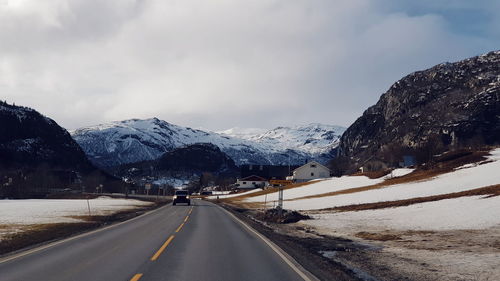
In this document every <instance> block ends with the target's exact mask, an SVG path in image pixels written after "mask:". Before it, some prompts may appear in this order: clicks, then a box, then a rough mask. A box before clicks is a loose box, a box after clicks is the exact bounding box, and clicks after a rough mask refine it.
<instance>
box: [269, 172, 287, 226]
mask: <svg viewBox="0 0 500 281" xmlns="http://www.w3.org/2000/svg"><path fill="white" fill-rule="evenodd" d="M269 183H270V184H271V185H273V186H276V185H277V186H278V206H276V209H278V216H280V217H281V216H282V215H283V187H285V186H287V185H291V184H292V183H293V182H292V181H289V180H270V181H269Z"/></svg>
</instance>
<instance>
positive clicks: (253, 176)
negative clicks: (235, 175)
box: [240, 175, 267, 181]
mask: <svg viewBox="0 0 500 281" xmlns="http://www.w3.org/2000/svg"><path fill="white" fill-rule="evenodd" d="M240 181H267V179H265V178H263V177H259V176H256V175H251V176H249V177H246V178H242V179H240Z"/></svg>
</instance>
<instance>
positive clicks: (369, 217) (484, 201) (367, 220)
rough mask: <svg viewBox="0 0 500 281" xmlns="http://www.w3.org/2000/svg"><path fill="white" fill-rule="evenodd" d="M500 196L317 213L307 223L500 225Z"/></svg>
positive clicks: (333, 226) (374, 227) (330, 227)
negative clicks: (377, 208)
mask: <svg viewBox="0 0 500 281" xmlns="http://www.w3.org/2000/svg"><path fill="white" fill-rule="evenodd" d="M498 214H500V196H497V197H491V198H486V197H483V196H472V197H460V198H455V199H446V200H440V201H434V202H426V203H421V204H414V205H410V206H405V207H398V208H387V209H379V210H365V211H357V212H337V213H325V214H318V215H313V217H314V218H315V220H309V221H304V222H303V223H305V224H308V225H311V226H315V227H318V228H322V229H324V230H327V231H330V232H331V231H334V232H337V233H338V232H345V233H351V232H356V231H361V230H362V231H379V230H385V229H391V230H398V231H399V230H401V231H404V230H433V231H439V230H463V229H485V228H490V227H495V226H500V217H499V216H498Z"/></svg>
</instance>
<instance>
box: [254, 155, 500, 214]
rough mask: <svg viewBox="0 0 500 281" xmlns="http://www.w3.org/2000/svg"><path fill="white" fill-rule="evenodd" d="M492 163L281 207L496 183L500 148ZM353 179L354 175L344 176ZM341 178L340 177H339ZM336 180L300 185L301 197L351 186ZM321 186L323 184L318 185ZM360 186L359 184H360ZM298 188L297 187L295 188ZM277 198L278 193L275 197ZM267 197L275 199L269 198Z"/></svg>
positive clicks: (325, 204)
mask: <svg viewBox="0 0 500 281" xmlns="http://www.w3.org/2000/svg"><path fill="white" fill-rule="evenodd" d="M488 158H489V160H493V161H492V162H487V163H484V164H482V165H477V166H472V167H469V168H463V169H460V170H455V171H453V172H450V173H447V174H442V175H439V176H437V177H434V178H432V179H429V180H425V181H417V182H411V183H404V184H397V185H390V186H387V187H384V188H380V189H374V190H368V191H363V192H357V193H350V194H342V195H336V196H327V197H319V198H311V199H300V200H292V201H285V202H284V208H286V209H294V210H314V209H325V208H332V207H336V206H346V205H353V204H364V203H373V202H383V201H394V200H403V199H410V198H416V197H424V196H432V195H439V194H447V193H453V192H460V191H466V190H471V189H475V188H480V187H485V186H490V185H495V184H499V183H500V173H498V171H500V161H498V160H500V149H496V150H493V151H492V152H491V155H490V156H489V157H488ZM347 178H356V177H347ZM340 179H342V178H340ZM336 180H338V179H331V180H327V181H323V182H319V183H315V184H311V185H308V186H304V187H303V188H300V189H301V191H302V194H304V195H303V196H307V195H315V194H319V193H320V192H318V190H319V189H320V188H321V189H322V190H326V189H328V188H329V189H330V191H337V190H342V189H348V188H351V187H352V186H351V185H349V184H346V185H345V186H342V185H340V184H335V183H338V182H336ZM320 185H322V186H321V187H320ZM366 185H368V184H366ZM361 186H362V185H361ZM297 189H298V188H297ZM291 192H293V189H292V190H290V191H289V190H285V192H284V198H285V199H292V198H294V197H295V195H292V196H290V193H291ZM275 197H277V196H275ZM268 200H277V198H274V199H268ZM246 201H248V202H262V201H264V199H263V198H262V196H259V197H254V198H249V199H247V200H246Z"/></svg>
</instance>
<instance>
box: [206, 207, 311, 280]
mask: <svg viewBox="0 0 500 281" xmlns="http://www.w3.org/2000/svg"><path fill="white" fill-rule="evenodd" d="M214 205H216V206H218V207H219V208H221V209H222V210H224V211H225V212H226V213H228V214H229V215H230V216H231V217H232V218H233V219H234V220H236V221H237V222H238V223H240V224H241V225H243V226H244V227H245V228H246V229H247V230H248V231H250V232H251V233H253V234H255V235H256V236H257V237H259V238H260V239H262V241H264V243H266V244H267V246H269V248H271V249H272V250H273V251H274V252H276V254H278V256H280V258H281V259H283V261H285V263H286V264H288V266H290V267H291V268H292V269H293V270H294V271H295V272H296V273H297V274H298V275H299V276H300V277H301V278H302V279H304V280H306V281H314V280H319V279H317V278H316V277H315V276H314V275H313V274H312V273H310V272H309V271H307V270H306V269H305V268H304V267H302V266H301V265H300V264H299V263H298V262H297V261H296V260H295V259H294V258H292V257H291V256H290V255H288V254H287V253H286V252H285V251H284V250H283V249H281V248H280V247H279V246H278V245H276V244H275V243H273V242H272V241H271V240H269V239H268V238H267V237H265V236H263V235H262V234H260V233H259V232H257V231H256V230H255V229H253V228H252V227H251V226H249V225H248V224H246V223H245V222H243V221H242V220H240V219H239V218H237V217H236V216H235V215H233V214H232V213H231V212H229V211H228V210H226V209H224V208H222V207H221V206H219V205H217V204H214ZM299 267H300V268H299ZM304 272H307V273H308V274H309V275H311V276H313V278H314V279H311V277H309V276H307V274H305V273H304Z"/></svg>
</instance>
